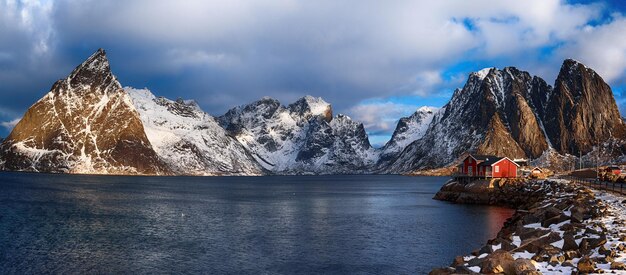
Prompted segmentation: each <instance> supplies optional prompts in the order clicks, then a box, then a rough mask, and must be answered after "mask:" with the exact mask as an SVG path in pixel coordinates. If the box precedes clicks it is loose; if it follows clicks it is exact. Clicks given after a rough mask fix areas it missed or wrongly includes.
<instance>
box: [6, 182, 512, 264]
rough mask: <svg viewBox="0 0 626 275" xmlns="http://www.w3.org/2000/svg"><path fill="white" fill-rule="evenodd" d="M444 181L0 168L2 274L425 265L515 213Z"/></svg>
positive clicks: (459, 250) (473, 244)
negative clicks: (465, 196)
mask: <svg viewBox="0 0 626 275" xmlns="http://www.w3.org/2000/svg"><path fill="white" fill-rule="evenodd" d="M445 181H446V178H435V177H402V176H310V177H309V176H303V177H175V178H174V177H112V176H76V175H47V174H21V173H0V274H11V273H62V274H67V273H90V274H93V273H203V274H225V273H227V274H308V273H323V274H344V273H359V274H426V273H427V272H428V271H430V269H431V268H433V267H436V266H441V265H447V264H449V263H450V262H451V260H452V259H453V257H454V256H456V255H460V254H466V253H468V252H470V251H471V250H473V249H476V248H478V247H480V245H482V244H483V243H484V242H485V241H487V240H488V239H490V238H493V237H494V236H495V234H496V233H497V231H498V230H499V229H500V227H501V226H502V223H503V222H504V220H505V219H506V218H508V217H509V216H510V215H511V214H512V211H511V210H508V209H503V208H497V207H485V206H467V205H455V204H449V203H445V202H440V201H435V200H432V199H431V198H432V197H433V195H434V194H435V193H436V191H437V190H438V189H439V187H440V186H441V185H442V184H443V183H444V182H445Z"/></svg>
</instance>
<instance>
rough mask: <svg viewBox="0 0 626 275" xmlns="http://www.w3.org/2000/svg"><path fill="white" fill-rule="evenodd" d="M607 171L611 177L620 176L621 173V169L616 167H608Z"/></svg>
mask: <svg viewBox="0 0 626 275" xmlns="http://www.w3.org/2000/svg"><path fill="white" fill-rule="evenodd" d="M607 170H608V171H609V172H611V173H612V174H613V175H620V174H621V173H622V169H620V168H619V167H617V166H609V167H608V168H607Z"/></svg>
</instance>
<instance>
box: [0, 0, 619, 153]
mask: <svg viewBox="0 0 626 275" xmlns="http://www.w3.org/2000/svg"><path fill="white" fill-rule="evenodd" d="M98 48H103V49H105V50H106V51H107V56H108V57H109V61H110V63H111V68H112V70H113V73H114V74H115V75H116V76H117V77H118V79H119V81H120V82H121V84H122V85H123V86H132V87H135V88H144V87H145V88H148V89H150V90H151V91H152V92H153V93H154V94H155V95H158V96H165V97H168V98H172V99H175V98H178V97H181V98H185V99H195V100H196V101H197V102H198V103H199V104H200V106H201V107H202V108H203V109H204V110H205V111H206V112H208V113H209V114H212V115H215V116H219V115H221V114H223V113H225V112H226V111H227V110H228V109H230V108H232V107H234V106H237V105H242V104H246V103H250V102H253V101H255V100H258V99H260V98H262V97H264V96H270V97H273V98H276V99H278V100H280V101H281V102H282V103H283V104H285V105H287V104H289V103H291V102H293V101H295V100H297V99H298V98H300V97H302V96H305V95H312V96H316V97H322V98H323V99H324V100H326V101H327V102H329V103H331V104H332V106H333V110H334V112H335V114H338V113H343V114H346V115H348V116H350V117H352V118H353V119H354V120H357V121H360V122H363V124H364V125H365V128H366V131H367V132H368V134H369V136H370V141H371V143H372V144H374V145H376V146H381V145H382V144H384V143H385V142H386V141H387V140H388V139H389V137H390V135H391V133H392V132H393V130H394V129H395V126H396V123H397V121H398V119H399V118H401V117H403V116H409V115H411V114H412V113H413V112H415V110H416V109H418V108H419V107H421V106H434V107H441V106H443V105H444V104H446V103H447V101H448V100H449V99H450V97H451V95H452V92H453V91H454V89H456V88H458V87H462V86H463V84H464V83H465V81H466V80H467V77H468V74H469V73H471V72H473V71H478V70H480V69H482V68H485V67H498V68H503V67H506V66H515V67H517V68H519V69H522V70H525V71H528V72H530V73H531V74H532V75H538V76H540V77H542V78H544V79H545V80H546V81H547V82H548V83H554V79H555V78H556V75H557V73H558V71H559V69H560V66H561V63H562V62H563V60H564V59H566V58H573V59H576V60H579V61H581V62H583V63H584V64H586V65H587V66H589V67H591V68H593V69H595V70H596V71H597V72H598V73H599V74H600V75H601V76H602V77H603V78H604V79H605V81H607V82H608V83H609V84H610V85H611V87H612V88H613V91H614V94H615V96H616V100H617V103H618V106H619V107H620V110H621V112H622V113H623V114H625V113H626V3H622V2H621V1H616V0H610V1H608V0H607V1H578V0H577V1H558V0H529V1H517V0H516V1H506V0H503V1H486V0H477V1H466V0H438V1H418V0H413V1H403V0H394V1H374V0H345V1H335V0H319V1H305V0H302V1H300V0H272V1H270V0H255V1H252V0H251V1H243V0H229V1H200V0H187V1H159V0H136V1H119V0H112V1H97V0H84V1H78V0H59V1H51V0H42V1H35V0H24V1H15V0H0V136H1V137H4V136H7V135H8V134H9V132H10V130H11V129H12V127H13V126H14V125H15V123H17V121H19V119H20V118H21V116H22V115H23V114H24V112H25V111H26V110H27V109H28V107H29V106H30V105H32V104H33V103H34V102H35V101H37V100H38V99H39V98H41V97H43V96H44V95H45V94H46V93H47V92H48V91H49V89H50V87H51V86H52V84H53V83H54V82H55V81H56V80H57V79H60V78H63V77H65V76H67V75H68V74H69V73H70V72H71V70H72V69H73V68H74V67H75V66H76V65H78V64H80V63H81V62H82V61H83V60H84V59H85V58H87V57H88V56H89V55H90V54H92V53H93V52H94V51H96V50H97V49H98Z"/></svg>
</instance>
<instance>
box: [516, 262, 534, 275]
mask: <svg viewBox="0 0 626 275" xmlns="http://www.w3.org/2000/svg"><path fill="white" fill-rule="evenodd" d="M530 271H537V268H535V263H534V261H533V260H529V259H517V260H515V261H514V262H513V272H515V273H514V274H527V273H528V272H530Z"/></svg>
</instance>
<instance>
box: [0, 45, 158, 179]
mask: <svg viewBox="0 0 626 275" xmlns="http://www.w3.org/2000/svg"><path fill="white" fill-rule="evenodd" d="M0 159H2V163H0V168H2V169H5V170H13V171H33V172H54V173H90V174H91V173H93V174H167V173H169V170H168V168H167V167H166V166H165V165H164V164H163V163H162V162H161V160H160V159H159V157H158V156H157V155H156V153H155V152H154V150H152V147H151V145H150V142H149V141H148V138H147V137H146V134H145V132H144V129H143V125H142V123H141V120H140V119H139V114H138V113H137V111H136V110H135V108H134V107H133V105H132V103H131V100H130V98H129V97H128V95H127V94H126V93H125V92H124V90H123V89H122V87H121V85H120V83H119V82H118V81H117V79H116V78H115V76H114V75H113V74H112V73H111V70H110V67H109V62H108V60H107V58H106V55H105V52H104V50H102V49H99V50H98V51H96V53H94V54H93V55H92V56H90V57H89V58H88V59H87V60H86V61H85V62H83V63H82V64H81V65H79V66H78V67H76V69H74V71H72V73H71V74H70V75H69V76H68V77H66V78H64V79H61V80H59V81H57V82H56V83H54V85H53V86H52V89H51V90H50V92H48V93H47V94H46V95H45V96H44V97H43V98H42V99H40V100H39V101H37V102H36V103H35V104H34V105H33V106H31V107H30V108H29V109H28V111H27V112H26V114H25V115H24V117H23V118H22V119H21V120H20V122H19V123H18V124H17V125H16V126H15V127H14V129H13V131H12V132H11V134H10V135H9V136H8V137H7V138H6V139H5V140H4V141H3V142H2V144H1V145H0Z"/></svg>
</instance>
